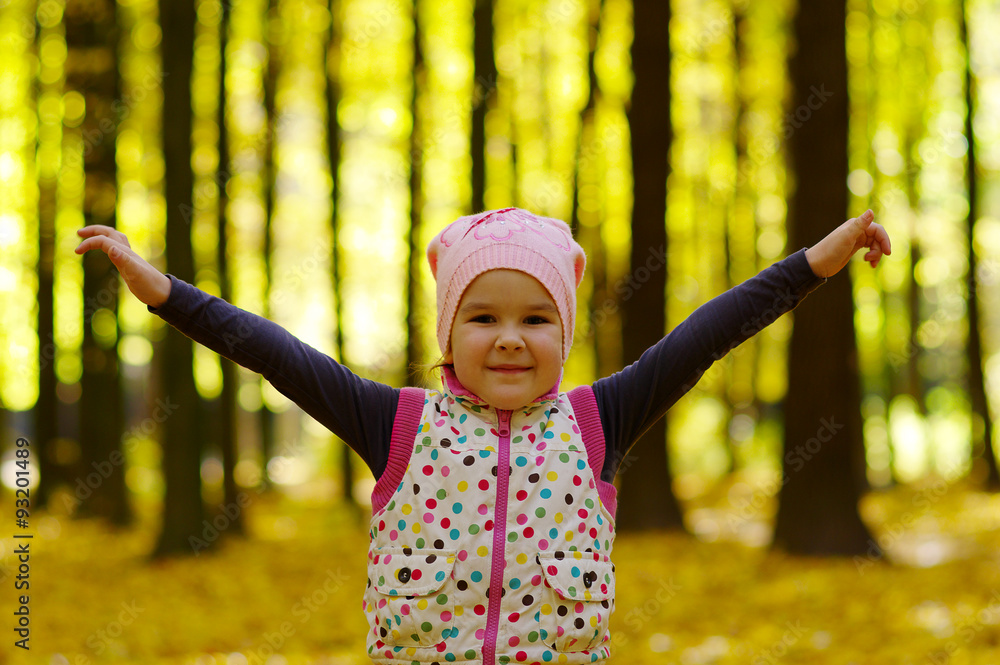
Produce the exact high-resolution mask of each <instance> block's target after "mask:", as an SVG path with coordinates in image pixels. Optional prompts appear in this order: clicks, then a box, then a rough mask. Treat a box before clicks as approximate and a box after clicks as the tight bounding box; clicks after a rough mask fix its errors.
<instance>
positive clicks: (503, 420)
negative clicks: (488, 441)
mask: <svg viewBox="0 0 1000 665" xmlns="http://www.w3.org/2000/svg"><path fill="white" fill-rule="evenodd" d="M497 416H498V417H499V422H498V423H497V424H498V426H499V429H500V436H510V411H497Z"/></svg>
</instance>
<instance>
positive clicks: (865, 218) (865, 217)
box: [855, 208, 875, 233]
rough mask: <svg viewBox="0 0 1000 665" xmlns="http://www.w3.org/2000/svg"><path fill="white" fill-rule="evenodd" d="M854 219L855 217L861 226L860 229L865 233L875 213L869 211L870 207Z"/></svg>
mask: <svg viewBox="0 0 1000 665" xmlns="http://www.w3.org/2000/svg"><path fill="white" fill-rule="evenodd" d="M855 219H857V221H858V224H859V225H860V226H861V228H862V230H864V231H865V232H866V233H867V231H868V227H869V225H870V224H871V223H872V222H873V221H875V213H873V212H872V211H871V208H869V209H868V210H865V211H864V212H863V213H862V214H861V215H859V216H858V217H856V218H855Z"/></svg>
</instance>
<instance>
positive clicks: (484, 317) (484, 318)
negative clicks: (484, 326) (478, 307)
mask: <svg viewBox="0 0 1000 665" xmlns="http://www.w3.org/2000/svg"><path fill="white" fill-rule="evenodd" d="M472 321H473V322H475V323H493V317H492V316H491V315H489V314H480V315H479V316H476V317H474V318H473V319H472Z"/></svg>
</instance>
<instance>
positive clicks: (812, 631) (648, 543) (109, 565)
mask: <svg viewBox="0 0 1000 665" xmlns="http://www.w3.org/2000/svg"><path fill="white" fill-rule="evenodd" d="M714 494H715V495H718V496H719V497H724V496H726V495H727V494H728V493H726V492H721V493H719V492H717V493H714ZM712 496H713V493H709V494H708V495H705V496H703V497H702V498H701V499H700V501H701V502H703V505H700V506H693V505H692V506H689V508H694V509H696V510H699V511H701V512H700V513H699V514H700V515H704V514H705V512H706V511H713V510H714V511H716V513H717V514H718V515H722V516H723V519H725V518H726V517H725V516H726V513H727V510H729V511H730V515H732V514H733V513H732V509H731V507H730V508H729V509H727V508H725V507H724V506H723V504H725V503H726V499H725V498H721V499H712V498H711V497H712ZM706 503H714V504H716V505H705V504H706ZM3 505H4V506H8V505H13V502H12V501H11V500H10V497H7V496H5V497H4V501H3ZM5 512H9V511H6V509H5ZM862 512H863V514H864V515H865V518H866V519H867V520H868V522H869V524H870V525H871V526H872V527H873V533H874V534H876V535H875V538H876V539H877V540H878V542H879V543H880V544H882V545H883V546H884V547H885V550H886V552H887V554H886V555H885V556H883V555H875V554H872V555H865V556H861V557H855V558H853V559H852V558H803V557H795V556H790V555H787V554H783V553H780V552H771V551H768V550H766V549H764V548H754V547H747V546H746V545H743V544H739V543H736V542H733V541H728V542H727V541H726V540H725V539H719V541H718V542H714V543H706V542H702V541H699V540H697V539H695V538H692V537H690V536H685V535H680V534H673V535H664V534H650V535H628V534H626V535H620V536H619V537H618V539H617V542H616V545H617V547H616V551H615V561H616V563H617V574H618V580H617V586H618V598H617V604H616V611H615V614H614V617H613V618H612V635H613V649H612V654H613V657H612V662H618V663H630V664H632V663H656V664H670V663H677V664H679V665H695V664H699V663H720V664H734V665H735V664H736V663H751V664H754V665H757V664H761V665H763V664H768V665H771V664H777V663H783V664H784V663H787V664H789V665H791V664H798V663H809V664H810V665H822V664H825V663H830V664H831V665H833V664H837V665H840V664H843V663H852V662H853V663H879V664H880V665H883V664H886V665H892V664H899V665H903V664H906V663H913V664H920V665H929V664H935V663H950V664H953V665H954V664H959V663H969V664H981V665H987V664H990V665H992V664H995V663H997V662H1000V559H998V558H997V555H996V552H997V551H1000V550H998V547H997V545H998V544H1000V539H998V535H1000V497H998V496H994V495H987V494H982V493H977V492H973V491H969V490H968V489H966V488H964V487H962V486H960V485H946V484H944V483H938V484H935V483H928V484H925V485H923V486H921V487H916V488H898V489H895V490H892V491H889V492H882V493H873V494H870V495H868V496H867V497H866V499H865V501H864V502H863V505H862ZM246 514H247V516H248V522H249V523H248V533H249V534H250V535H249V536H247V537H245V538H238V537H228V534H227V533H226V532H225V531H224V532H223V534H222V536H221V537H220V538H219V539H218V540H215V541H213V542H212V544H211V546H210V547H209V548H208V549H207V550H205V551H203V552H201V553H200V554H199V556H189V557H185V558H176V559H170V560H166V561H161V562H150V561H149V560H148V558H147V555H148V553H149V552H150V551H151V550H152V549H153V547H154V545H155V536H156V524H155V520H154V519H149V518H143V520H141V523H140V525H139V526H137V527H135V528H133V529H128V530H123V531H114V530H111V529H109V528H107V527H106V526H103V525H102V524H101V523H99V522H96V521H91V520H70V519H68V518H65V517H56V516H53V515H51V514H49V515H46V514H43V513H34V514H33V515H32V524H33V525H34V527H35V528H36V529H37V530H36V531H35V538H34V539H33V540H32V541H31V542H32V545H31V548H32V549H31V552H32V556H31V572H30V575H31V578H30V581H31V589H30V595H31V600H30V609H31V630H32V632H31V647H32V648H31V651H30V652H27V653H24V654H23V655H22V654H18V655H17V659H16V662H37V663H49V664H60V663H72V664H73V665H76V664H77V663H80V664H84V663H91V662H93V663H97V662H142V663H181V662H183V663H197V664H199V665H209V664H213V663H217V664H222V663H225V664H227V665H229V664H236V663H263V662H269V663H271V665H274V664H275V663H287V664H289V665H291V664H297V663H314V662H315V663H320V662H322V663H344V664H348V663H366V662H368V661H367V659H366V658H365V655H364V654H365V649H364V636H365V631H366V629H367V625H366V622H365V619H364V616H363V613H362V611H361V596H362V592H363V589H364V587H365V579H366V576H365V560H366V559H365V554H366V548H367V537H366V533H365V524H364V522H365V520H364V519H361V520H355V519H354V518H353V517H352V513H350V512H349V511H347V510H345V509H343V508H338V507H330V506H319V507H317V506H304V505H302V504H299V503H293V502H291V501H288V500H285V499H281V498H278V497H275V496H268V495H264V496H261V497H260V498H257V499H256V500H255V501H254V502H253V504H252V505H251V506H249V507H248V508H247V513H246ZM690 514H691V513H690V512H689V517H690ZM768 514H769V511H768V510H762V511H760V512H759V515H760V516H761V517H760V520H761V521H762V522H765V524H763V527H764V528H769V527H767V525H766V522H767V521H768V520H769V517H767V515H768ZM10 517H11V516H10V515H7V514H5V515H4V518H5V520H6V519H7V518H10ZM741 519H751V520H756V519H758V518H757V517H756V516H750V517H749V518H747V516H746V515H744V516H743V517H742V518H741ZM10 521H12V520H10ZM2 544H3V549H2V551H3V553H4V555H5V556H4V559H3V565H4V568H3V570H4V571H5V572H6V576H7V577H6V579H5V580H4V582H3V587H4V593H2V594H0V616H2V617H5V618H4V619H3V620H2V622H0V624H3V625H5V629H4V633H5V634H8V633H9V629H10V628H11V627H12V619H11V617H12V616H13V615H12V612H13V610H14V608H15V607H16V605H15V595H14V589H13V581H14V577H13V575H14V574H16V561H15V559H14V557H13V555H12V551H13V548H14V544H13V539H12V538H9V537H7V538H4V539H3V540H2ZM873 552H874V550H873ZM890 560H893V561H896V563H891V562H890ZM937 561H940V563H938V565H934V566H933V567H921V566H930V564H933V563H935V562H937ZM4 639H5V640H8V641H7V642H6V643H5V644H4V646H3V649H2V650H0V660H2V655H3V654H9V653H11V648H10V647H11V643H12V641H13V640H12V639H11V638H10V635H9V634H8V635H7V637H5V638H4ZM272 653H277V654H280V656H276V657H275V658H274V659H272V660H270V661H267V657H268V656H270V655H271V654H272Z"/></svg>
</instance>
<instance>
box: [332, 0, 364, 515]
mask: <svg viewBox="0 0 1000 665" xmlns="http://www.w3.org/2000/svg"><path fill="white" fill-rule="evenodd" d="M339 6H340V2H339V0H330V33H329V36H328V39H329V44H328V45H327V61H326V65H327V68H326V69H327V72H326V74H327V76H326V112H327V121H328V122H327V124H328V127H327V134H326V136H327V152H328V154H329V155H330V176H331V178H332V181H333V191H332V193H331V200H330V210H331V212H330V228H331V229H332V231H331V232H332V235H333V251H332V252H331V263H332V264H333V265H332V269H333V301H334V314H335V318H336V319H337V329H336V331H335V335H336V344H337V357H338V358H339V359H340V362H345V360H344V307H343V299H342V296H341V290H340V284H341V280H342V277H341V274H340V259H339V255H338V251H339V249H338V248H339V245H340V240H339V238H340V221H339V217H338V212H339V211H338V208H337V195H338V193H339V191H340V178H339V167H340V125H339V124H338V122H337V103H338V102H339V101H340V90H339V87H338V83H339V81H340V74H339V72H338V71H336V70H334V68H333V63H335V62H339V59H340V58H339V51H340V37H339V33H338V32H337V28H338V23H337V19H338V14H339ZM354 456H355V453H354V451H353V450H351V448H350V446H348V445H347V444H345V443H343V442H341V447H340V474H341V495H340V498H341V499H342V500H343V501H344V502H345V503H346V504H347V505H348V506H350V507H351V508H353V509H357V507H358V502H357V501H355V499H354V459H353V458H354Z"/></svg>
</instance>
